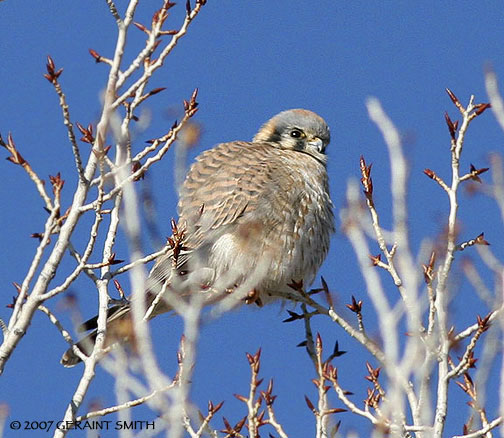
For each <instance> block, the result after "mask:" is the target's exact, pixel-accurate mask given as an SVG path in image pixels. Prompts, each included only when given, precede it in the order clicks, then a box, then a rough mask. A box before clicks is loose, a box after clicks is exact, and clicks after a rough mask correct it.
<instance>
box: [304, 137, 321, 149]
mask: <svg viewBox="0 0 504 438" xmlns="http://www.w3.org/2000/svg"><path fill="white" fill-rule="evenodd" d="M308 145H309V146H310V148H313V149H315V150H316V151H317V152H319V153H323V152H324V142H323V141H322V140H321V139H320V138H318V137H313V138H312V139H310V141H309V142H308Z"/></svg>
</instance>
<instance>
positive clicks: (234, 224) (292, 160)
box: [61, 109, 334, 367]
mask: <svg viewBox="0 0 504 438" xmlns="http://www.w3.org/2000/svg"><path fill="white" fill-rule="evenodd" d="M329 140H330V134H329V127H328V126H327V124H326V123H325V121H324V120H323V119H322V118H321V117H320V116H318V115H317V114H315V113H313V112H311V111H308V110H304V109H292V110H288V111H283V112H281V113H279V114H277V115H276V116H274V117H273V118H271V119H270V120H269V121H268V122H266V123H265V124H264V125H263V126H262V127H261V129H260V130H259V132H258V133H257V134H256V135H255V136H254V139H253V140H252V142H245V141H233V142H230V143H221V144H218V145H217V146H215V147H214V148H212V149H210V150H207V151H205V152H203V153H202V154H200V155H199V156H198V157H197V158H196V162H195V163H194V164H193V165H192V166H191V168H190V170H189V172H188V174H187V176H186V179H185V182H184V184H183V187H182V189H181V193H180V200H179V204H178V210H179V221H178V223H179V226H180V224H183V225H182V226H184V227H185V238H184V241H183V249H182V251H180V254H178V255H177V260H176V267H175V268H174V263H173V257H174V255H173V251H169V252H168V253H167V254H166V255H164V256H162V257H160V258H159V259H158V260H157V261H156V263H155V265H154V267H153V269H152V270H151V273H150V275H149V279H148V280H147V294H146V296H147V305H148V306H149V305H150V304H151V303H152V302H153V299H154V297H155V295H156V293H157V291H159V290H160V285H162V284H164V283H167V284H169V283H173V284H177V286H176V287H175V286H174V287H171V289H172V290H171V292H172V293H179V294H182V295H183V294H188V293H202V294H204V293H207V294H209V295H210V290H213V291H214V292H215V289H219V291H220V295H219V294H217V295H215V294H214V296H222V295H223V294H222V292H223V291H224V290H226V291H228V292H229V291H232V290H233V289H235V290H236V288H239V287H240V285H245V287H246V289H247V290H246V292H247V294H246V296H245V297H244V298H246V300H247V302H256V303H258V304H260V305H262V304H264V303H267V302H269V301H271V300H272V299H274V298H275V295H277V294H278V292H280V291H285V290H289V291H290V292H291V293H292V292H293V290H292V288H289V286H288V284H291V283H292V282H302V283H303V284H304V285H305V286H309V285H310V284H311V283H312V282H313V280H314V279H315V276H316V273H317V271H318V269H319V268H320V265H321V264H322V262H323V261H324V259H325V257H326V255H327V252H328V250H329V240H330V236H331V234H332V233H333V232H334V215H333V204H332V202H331V198H330V196H329V184H328V176H327V169H326V162H327V156H326V154H325V150H326V147H327V145H328V144H329ZM191 276H192V277H191ZM175 278H177V281H175ZM191 278H192V279H191ZM180 279H184V280H187V281H185V283H184V281H180ZM182 289H183V292H181V290H182ZM168 290H169V292H170V287H168ZM225 295H226V296H227V295H228V294H225ZM168 310H170V306H169V305H167V304H166V302H163V301H162V300H161V301H160V302H159V304H158V305H157V307H156V308H155V309H154V312H153V313H152V316H155V315H158V314H160V313H163V312H166V311H168ZM125 321H126V322H129V325H130V326H131V316H130V308H129V305H128V304H126V305H122V306H120V305H119V306H115V307H112V308H110V309H109V316H108V322H107V339H106V344H110V343H113V342H116V341H117V340H122V339H121V338H122V337H124V335H123V334H122V333H121V327H122V326H123V325H124V322H125ZM126 325H127V324H126ZM84 328H85V329H86V330H87V329H92V328H96V318H93V319H92V320H89V321H88V322H87V323H85V324H84ZM95 337H96V333H91V334H90V335H88V337H87V338H85V340H84V341H81V342H79V344H78V346H79V348H81V349H82V350H83V351H84V352H85V353H89V352H90V351H91V348H92V341H94V339H95ZM79 361H80V359H79V358H78V357H77V355H76V354H75V353H74V351H73V349H72V348H70V349H68V350H67V352H66V353H65V354H64V355H63V357H62V359H61V363H62V364H63V365H64V366H67V367H69V366H73V365H75V364H76V363H78V362H79Z"/></svg>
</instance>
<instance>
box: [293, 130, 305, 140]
mask: <svg viewBox="0 0 504 438" xmlns="http://www.w3.org/2000/svg"><path fill="white" fill-rule="evenodd" d="M290 136H291V137H292V138H301V137H303V131H301V130H299V129H293V130H292V131H291V132H290Z"/></svg>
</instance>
